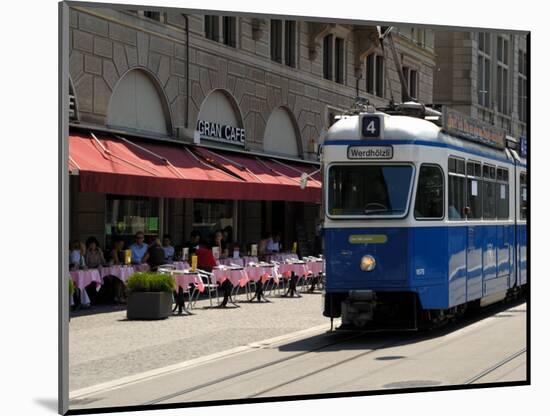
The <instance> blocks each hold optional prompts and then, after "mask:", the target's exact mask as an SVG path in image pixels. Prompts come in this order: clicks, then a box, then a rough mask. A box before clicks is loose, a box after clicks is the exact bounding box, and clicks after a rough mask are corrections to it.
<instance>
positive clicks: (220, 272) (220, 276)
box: [212, 267, 248, 287]
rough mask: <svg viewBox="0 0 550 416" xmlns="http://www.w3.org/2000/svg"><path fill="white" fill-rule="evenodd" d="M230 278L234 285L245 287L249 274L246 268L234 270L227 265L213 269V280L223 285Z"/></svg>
mask: <svg viewBox="0 0 550 416" xmlns="http://www.w3.org/2000/svg"><path fill="white" fill-rule="evenodd" d="M227 279H229V281H230V282H231V284H233V286H237V285H239V286H241V287H244V286H245V285H246V283H247V282H248V276H247V275H246V272H245V271H244V269H239V270H234V269H229V268H226V267H221V268H215V269H214V270H212V280H213V281H214V282H215V283H217V284H219V285H221V284H222V283H223V282H224V281H225V280H227Z"/></svg>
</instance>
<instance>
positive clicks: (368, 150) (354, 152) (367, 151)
mask: <svg viewBox="0 0 550 416" xmlns="http://www.w3.org/2000/svg"><path fill="white" fill-rule="evenodd" d="M392 158H393V147H391V146H348V159H392Z"/></svg>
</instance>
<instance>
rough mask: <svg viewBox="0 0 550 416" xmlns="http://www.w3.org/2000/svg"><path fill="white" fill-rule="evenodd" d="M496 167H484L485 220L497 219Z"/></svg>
mask: <svg viewBox="0 0 550 416" xmlns="http://www.w3.org/2000/svg"><path fill="white" fill-rule="evenodd" d="M495 176H496V175H495V167H494V166H487V165H483V219H485V220H493V219H495V218H496V214H497V213H496V185H497V184H496V182H495V179H496V177H495Z"/></svg>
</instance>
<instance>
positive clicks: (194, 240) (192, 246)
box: [183, 230, 201, 260]
mask: <svg viewBox="0 0 550 416" xmlns="http://www.w3.org/2000/svg"><path fill="white" fill-rule="evenodd" d="M200 242H201V233H200V232H198V231H197V230H193V231H191V239H190V240H189V241H187V242H186V243H185V244H184V245H183V247H184V248H188V249H189V259H191V254H195V250H197V248H199V244H200ZM184 260H185V259H184Z"/></svg>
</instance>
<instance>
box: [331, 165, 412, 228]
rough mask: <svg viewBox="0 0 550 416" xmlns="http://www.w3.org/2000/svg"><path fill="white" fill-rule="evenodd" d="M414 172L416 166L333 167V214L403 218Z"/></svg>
mask: <svg viewBox="0 0 550 416" xmlns="http://www.w3.org/2000/svg"><path fill="white" fill-rule="evenodd" d="M412 174H413V168H412V166H399V165H387V166H380V165H361V166H357V165H341V166H338V165H337V166H331V167H330V169H329V174H328V204H327V206H328V213H329V215H331V216H349V215H353V216H373V217H374V216H383V217H402V216H404V215H405V213H406V211H407V203H408V200H409V193H410V188H411V180H412Z"/></svg>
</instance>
